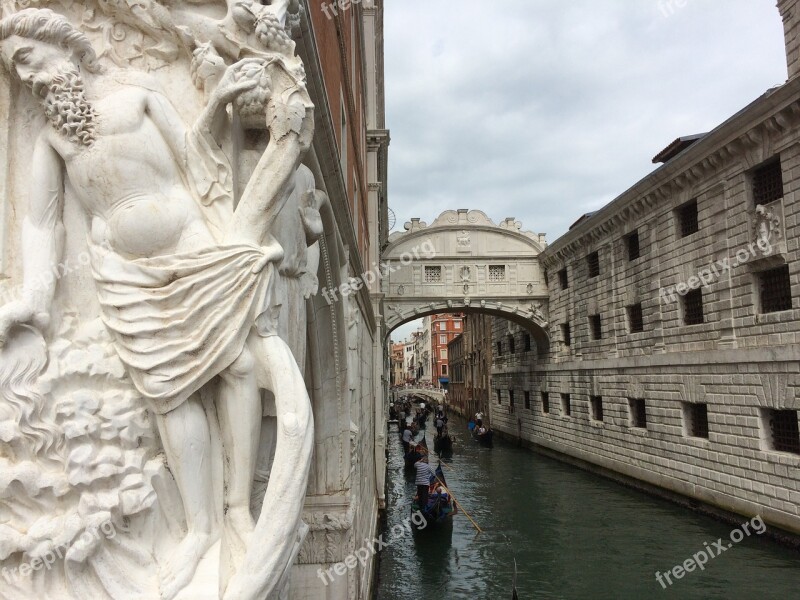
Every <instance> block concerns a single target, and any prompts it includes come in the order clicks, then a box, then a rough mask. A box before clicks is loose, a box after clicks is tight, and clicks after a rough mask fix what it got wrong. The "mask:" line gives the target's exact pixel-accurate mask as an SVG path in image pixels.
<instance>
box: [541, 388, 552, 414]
mask: <svg viewBox="0 0 800 600" xmlns="http://www.w3.org/2000/svg"><path fill="white" fill-rule="evenodd" d="M542 412H543V413H544V414H546V415H547V414H550V394H549V393H548V392H542Z"/></svg>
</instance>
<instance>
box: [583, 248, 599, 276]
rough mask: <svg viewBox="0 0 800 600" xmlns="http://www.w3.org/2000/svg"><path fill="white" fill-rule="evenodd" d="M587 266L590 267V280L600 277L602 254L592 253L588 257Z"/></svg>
mask: <svg viewBox="0 0 800 600" xmlns="http://www.w3.org/2000/svg"><path fill="white" fill-rule="evenodd" d="M586 264H587V266H588V267H589V278H590V279H591V278H592V277H597V276H599V275H600V254H599V253H598V252H592V253H591V254H590V255H589V256H587V257H586Z"/></svg>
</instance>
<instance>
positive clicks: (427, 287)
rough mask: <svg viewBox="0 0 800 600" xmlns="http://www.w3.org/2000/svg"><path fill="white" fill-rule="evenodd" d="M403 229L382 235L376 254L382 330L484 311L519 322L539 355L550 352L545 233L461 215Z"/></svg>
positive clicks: (512, 223) (475, 212)
mask: <svg viewBox="0 0 800 600" xmlns="http://www.w3.org/2000/svg"><path fill="white" fill-rule="evenodd" d="M405 229H406V231H405V232H397V233H393V234H392V235H391V236H389V244H388V246H387V247H386V249H385V250H384V252H383V255H382V262H383V263H384V264H385V265H386V267H387V273H386V275H385V277H384V279H383V286H384V287H383V292H384V294H385V299H384V313H385V314H384V319H385V321H386V330H387V331H392V330H394V329H396V328H397V327H399V326H400V325H402V324H403V323H406V322H408V321H413V320H414V319H418V318H420V317H424V316H427V315H431V314H437V313H446V312H464V313H470V312H483V313H488V314H492V315H496V316H500V317H503V318H506V319H509V320H511V321H514V322H517V323H519V324H521V325H522V326H523V327H525V328H526V329H527V330H528V331H530V332H531V335H532V336H533V338H534V340H535V341H536V344H537V348H538V350H539V353H540V354H544V353H547V352H548V351H549V348H550V343H549V336H548V333H547V330H548V318H547V308H548V295H547V285H546V284H545V281H544V271H543V269H542V267H541V266H540V264H539V254H540V253H541V252H542V251H543V250H544V249H545V247H546V242H545V239H544V235H542V234H535V233H531V232H529V231H522V224H521V223H519V222H518V221H516V220H514V219H513V218H509V219H506V220H505V221H503V222H502V223H500V224H499V225H495V224H494V223H493V222H492V220H491V219H489V217H487V216H486V214H484V213H483V212H481V211H478V210H471V211H468V210H465V209H461V210H457V211H455V210H448V211H445V212H443V213H442V214H441V215H439V217H438V218H437V219H436V220H435V221H434V222H433V223H432V224H431V225H428V224H427V223H424V222H422V221H420V220H419V219H411V222H409V223H406V225H405Z"/></svg>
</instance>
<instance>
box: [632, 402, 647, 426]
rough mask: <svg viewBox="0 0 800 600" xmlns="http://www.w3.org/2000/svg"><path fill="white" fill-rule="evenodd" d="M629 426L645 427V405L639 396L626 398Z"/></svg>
mask: <svg viewBox="0 0 800 600" xmlns="http://www.w3.org/2000/svg"><path fill="white" fill-rule="evenodd" d="M628 408H629V409H630V423H631V427H635V428H636V429H647V406H646V405H645V402H644V400H642V399H640V398H628Z"/></svg>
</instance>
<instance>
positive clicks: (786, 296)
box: [758, 265, 792, 313]
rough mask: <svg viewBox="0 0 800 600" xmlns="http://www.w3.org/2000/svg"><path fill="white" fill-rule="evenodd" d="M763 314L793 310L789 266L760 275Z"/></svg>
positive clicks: (763, 272)
mask: <svg viewBox="0 0 800 600" xmlns="http://www.w3.org/2000/svg"><path fill="white" fill-rule="evenodd" d="M758 280H759V292H760V295H761V312H762V313H772V312H779V311H782V310H791V309H792V284H791V280H790V278H789V265H783V266H780V267H777V268H775V269H770V270H768V271H762V272H761V273H759V274H758Z"/></svg>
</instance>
